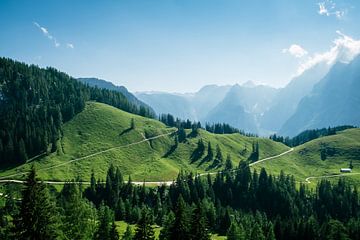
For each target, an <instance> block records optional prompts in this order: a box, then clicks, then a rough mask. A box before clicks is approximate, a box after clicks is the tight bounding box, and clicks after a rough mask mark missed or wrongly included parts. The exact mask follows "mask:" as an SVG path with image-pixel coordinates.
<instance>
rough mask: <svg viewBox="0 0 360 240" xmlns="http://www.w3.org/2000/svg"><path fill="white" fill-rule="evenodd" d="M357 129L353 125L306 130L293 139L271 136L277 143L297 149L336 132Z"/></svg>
mask: <svg viewBox="0 0 360 240" xmlns="http://www.w3.org/2000/svg"><path fill="white" fill-rule="evenodd" d="M351 128H355V126H351V125H343V126H337V127H328V128H321V129H311V130H305V131H303V132H301V133H299V134H298V135H296V136H295V137H293V138H289V137H283V136H278V135H276V134H273V135H270V137H269V138H270V139H271V140H273V141H276V142H281V143H284V144H285V145H287V146H289V147H296V146H299V145H301V144H304V143H306V142H309V141H311V140H314V139H317V138H319V137H325V136H330V135H335V134H336V132H340V131H344V130H346V129H351Z"/></svg>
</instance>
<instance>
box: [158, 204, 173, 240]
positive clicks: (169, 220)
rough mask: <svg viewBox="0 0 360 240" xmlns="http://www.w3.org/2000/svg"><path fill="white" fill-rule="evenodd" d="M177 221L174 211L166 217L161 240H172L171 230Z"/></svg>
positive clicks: (160, 236)
mask: <svg viewBox="0 0 360 240" xmlns="http://www.w3.org/2000/svg"><path fill="white" fill-rule="evenodd" d="M174 221H175V215H174V213H173V212H172V211H170V212H169V214H168V215H167V216H166V217H165V220H164V222H163V228H162V229H161V231H160V235H159V239H160V240H171V229H172V228H173V224H174Z"/></svg>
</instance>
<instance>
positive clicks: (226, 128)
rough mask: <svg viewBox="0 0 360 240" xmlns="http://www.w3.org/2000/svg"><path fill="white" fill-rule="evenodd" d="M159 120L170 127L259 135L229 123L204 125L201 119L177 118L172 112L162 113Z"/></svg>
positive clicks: (217, 132)
mask: <svg viewBox="0 0 360 240" xmlns="http://www.w3.org/2000/svg"><path fill="white" fill-rule="evenodd" d="M158 120H159V121H160V122H162V123H164V124H165V125H167V126H170V127H177V128H179V129H180V128H183V129H192V130H193V131H194V130H196V129H200V128H201V129H204V130H206V131H208V132H211V133H215V134H232V133H239V134H241V135H243V136H248V137H257V135H256V134H253V133H246V132H245V131H243V130H239V129H238V128H235V127H232V126H231V125H229V124H227V123H212V124H211V123H205V126H202V125H201V123H200V122H199V121H190V120H189V119H187V120H182V119H180V118H175V117H174V116H173V115H171V114H160V115H159V117H158Z"/></svg>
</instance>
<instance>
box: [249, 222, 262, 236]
mask: <svg viewBox="0 0 360 240" xmlns="http://www.w3.org/2000/svg"><path fill="white" fill-rule="evenodd" d="M251 239H254V240H265V236H264V233H263V231H262V229H261V227H260V225H259V224H258V223H255V224H254V225H253V227H252V229H251Z"/></svg>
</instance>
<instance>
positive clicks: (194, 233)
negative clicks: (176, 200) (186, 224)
mask: <svg viewBox="0 0 360 240" xmlns="http://www.w3.org/2000/svg"><path fill="white" fill-rule="evenodd" d="M190 235H191V236H190V237H191V239H192V240H210V233H209V230H208V226H207V223H206V219H205V216H204V212H203V210H202V209H201V207H200V206H197V207H196V208H195V209H194V213H193V216H192V221H191V230H190Z"/></svg>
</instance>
